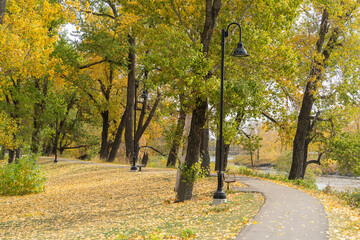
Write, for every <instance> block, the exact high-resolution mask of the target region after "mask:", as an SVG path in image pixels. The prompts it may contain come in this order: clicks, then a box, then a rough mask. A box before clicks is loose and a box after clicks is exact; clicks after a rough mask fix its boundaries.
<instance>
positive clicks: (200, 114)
mask: <svg viewBox="0 0 360 240" xmlns="http://www.w3.org/2000/svg"><path fill="white" fill-rule="evenodd" d="M207 106H208V103H207V101H204V100H202V99H199V98H198V99H197V104H196V108H195V109H194V111H193V113H192V119H191V127H190V132H189V138H188V146H187V152H186V157H185V164H187V166H188V167H191V166H192V165H193V164H195V163H196V162H198V161H199V158H200V142H201V131H202V128H203V127H204V125H205V121H206V119H205V115H206V109H207ZM193 184H194V183H191V182H188V181H187V180H186V179H185V178H184V174H182V173H180V182H179V188H178V191H177V196H176V201H179V202H184V201H186V200H190V199H191V197H192V190H193Z"/></svg>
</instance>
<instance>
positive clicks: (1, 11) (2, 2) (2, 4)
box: [0, 0, 7, 25]
mask: <svg viewBox="0 0 360 240" xmlns="http://www.w3.org/2000/svg"><path fill="white" fill-rule="evenodd" d="M6 1H7V0H0V25H1V24H3V19H4V15H5V10H6Z"/></svg>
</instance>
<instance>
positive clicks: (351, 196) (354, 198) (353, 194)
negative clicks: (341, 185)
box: [338, 189, 360, 208]
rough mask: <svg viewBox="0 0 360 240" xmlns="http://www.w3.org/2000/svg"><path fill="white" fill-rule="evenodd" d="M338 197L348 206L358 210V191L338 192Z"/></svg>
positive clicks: (359, 190) (359, 197) (359, 196)
mask: <svg viewBox="0 0 360 240" xmlns="http://www.w3.org/2000/svg"><path fill="white" fill-rule="evenodd" d="M338 196H339V197H341V198H342V199H344V200H345V201H346V202H347V203H348V204H349V205H350V206H352V207H357V208H360V189H355V190H354V191H347V192H340V193H338Z"/></svg>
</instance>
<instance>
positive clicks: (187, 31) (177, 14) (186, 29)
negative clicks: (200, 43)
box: [170, 1, 196, 43]
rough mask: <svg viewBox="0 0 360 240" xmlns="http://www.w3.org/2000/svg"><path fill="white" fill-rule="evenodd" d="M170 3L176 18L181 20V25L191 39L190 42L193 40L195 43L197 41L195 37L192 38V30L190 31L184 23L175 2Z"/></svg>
mask: <svg viewBox="0 0 360 240" xmlns="http://www.w3.org/2000/svg"><path fill="white" fill-rule="evenodd" d="M170 2H171V9H172V10H173V11H174V13H175V14H176V16H177V17H178V19H179V21H180V24H181V25H182V26H183V27H184V28H185V32H186V34H187V35H188V37H189V38H190V40H191V41H192V42H193V43H195V42H196V40H195V39H194V37H193V36H191V34H190V30H189V28H188V26H186V24H185V23H184V21H183V19H182V17H181V13H180V11H178V10H177V9H176V6H175V4H174V1H170Z"/></svg>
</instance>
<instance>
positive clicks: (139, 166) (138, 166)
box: [135, 165, 146, 172]
mask: <svg viewBox="0 0 360 240" xmlns="http://www.w3.org/2000/svg"><path fill="white" fill-rule="evenodd" d="M135 167H137V168H138V169H139V172H141V168H143V167H146V165H135Z"/></svg>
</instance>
